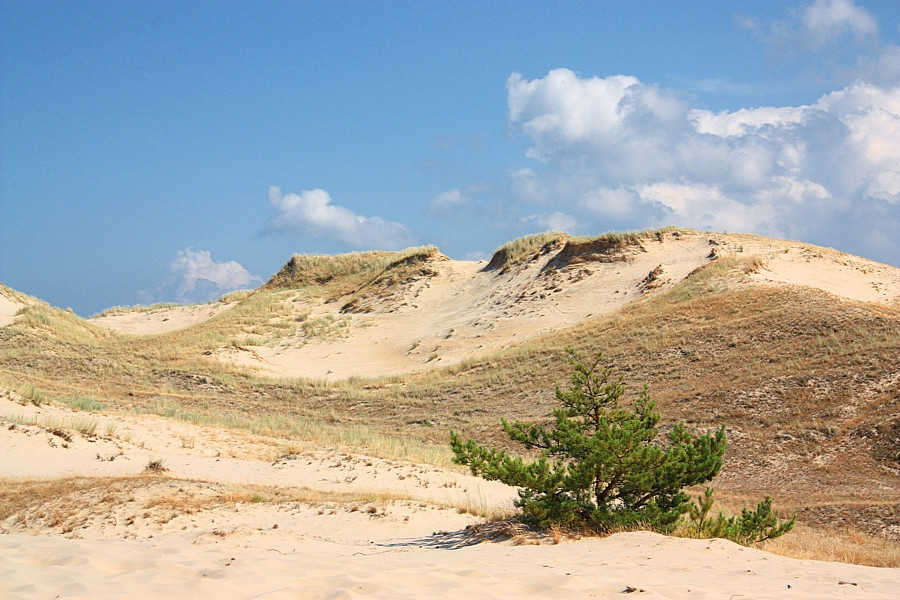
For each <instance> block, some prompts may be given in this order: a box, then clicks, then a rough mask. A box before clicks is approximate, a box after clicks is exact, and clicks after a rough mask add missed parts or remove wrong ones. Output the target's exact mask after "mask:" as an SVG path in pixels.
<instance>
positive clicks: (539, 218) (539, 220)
mask: <svg viewBox="0 0 900 600" xmlns="http://www.w3.org/2000/svg"><path fill="white" fill-rule="evenodd" d="M525 221H527V222H529V223H534V224H536V225H537V226H538V228H540V229H543V230H544V231H562V232H565V233H573V232H574V231H575V228H576V227H577V226H578V219H576V218H575V217H573V216H572V215H569V214H566V213H563V212H559V211H558V210H557V211H553V212H551V213H547V214H540V215H531V216H529V217H527V218H526V219H525Z"/></svg>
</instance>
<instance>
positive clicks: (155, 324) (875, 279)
mask: <svg viewBox="0 0 900 600" xmlns="http://www.w3.org/2000/svg"><path fill="white" fill-rule="evenodd" d="M729 255H732V256H758V257H759V258H760V259H761V260H762V261H763V263H764V265H763V267H762V268H761V269H760V270H759V272H758V273H756V274H755V275H754V276H753V281H754V282H755V283H758V284H761V285H767V284H779V285H782V284H790V285H801V286H809V287H815V288H819V289H822V290H825V291H827V292H829V293H832V294H835V295H836V296H839V297H841V298H845V299H848V300H859V301H867V302H884V303H892V302H897V301H898V298H900V269H898V268H896V267H891V266H888V265H884V264H880V263H875V262H873V261H868V260H865V259H862V258H859V257H854V256H850V255H846V254H842V253H840V252H837V251H834V250H830V249H826V248H820V247H817V246H811V245H808V244H802V243H799V242H789V241H782V240H774V239H769V238H763V237H759V236H750V235H737V234H728V235H726V234H704V233H682V234H681V235H679V236H678V237H675V236H673V235H667V236H665V237H664V238H663V240H662V241H658V240H656V239H648V240H644V241H643V243H642V247H641V248H639V249H631V250H629V251H627V252H626V254H625V257H624V258H625V259H626V260H621V261H615V262H596V261H594V262H578V263H574V264H569V265H566V266H564V267H562V268H556V267H558V265H554V264H553V260H554V256H555V255H554V254H553V253H549V254H547V255H545V256H543V257H542V258H541V259H539V260H533V261H531V262H529V263H527V264H525V265H523V266H521V267H519V268H515V269H513V270H511V271H510V272H507V273H498V272H497V271H486V270H485V268H484V267H485V263H483V262H465V261H453V260H441V261H435V262H433V263H431V264H430V265H429V267H430V268H431V269H432V271H433V272H434V274H433V275H431V276H429V277H427V278H420V279H417V280H414V281H410V282H408V283H407V284H405V285H398V286H396V289H393V290H389V293H387V294H385V295H384V296H383V297H373V298H371V299H367V300H366V304H367V307H368V308H369V309H370V312H365V313H358V314H353V315H352V316H348V315H340V309H341V307H342V306H343V305H344V302H345V299H340V300H338V301H335V302H331V303H325V304H316V303H314V304H311V305H307V306H304V309H305V310H309V311H310V313H311V314H310V319H316V318H321V317H323V316H332V317H336V318H338V317H340V318H345V319H347V318H349V319H350V326H349V328H347V329H346V331H343V332H342V333H341V335H339V336H336V337H330V338H328V339H311V340H303V341H302V342H298V343H292V342H291V341H287V340H286V341H285V342H284V343H281V344H278V345H257V346H245V347H236V346H234V345H229V346H227V347H224V348H223V349H222V350H221V351H220V352H219V354H218V357H219V358H220V359H221V360H226V361H231V362H234V363H237V364H240V365H244V366H251V367H255V368H258V369H259V370H260V371H261V372H263V373H267V374H270V375H274V376H290V377H310V378H317V379H341V378H346V377H350V376H353V375H363V376H369V375H371V376H377V375H388V374H393V373H404V372H413V371H418V370H423V369H428V368H431V367H434V366H440V365H450V364H454V363H456V362H459V361H461V360H464V359H466V358H469V357H471V356H473V355H478V354H484V353H489V352H493V351H497V350H501V349H503V348H506V347H509V346H512V345H516V344H519V343H521V342H522V341H525V340H527V339H530V338H533V337H535V336H538V335H541V334H544V333H547V332H551V331H554V330H558V329H563V328H566V327H569V326H572V325H574V324H576V323H579V322H581V321H583V320H585V319H587V318H590V317H592V316H596V315H602V314H608V313H611V312H613V311H615V310H617V309H619V308H621V307H623V306H625V305H626V304H628V303H630V302H635V301H639V300H640V299H642V298H646V297H648V296H651V295H653V294H658V293H660V292H661V291H664V290H666V289H669V288H671V287H672V286H674V285H676V284H677V283H679V282H680V281H682V280H683V279H684V278H685V277H687V276H688V275H689V274H690V273H691V272H692V271H693V270H695V269H696V268H698V267H701V266H703V265H705V264H707V263H709V262H710V261H711V260H713V258H714V257H725V256H729ZM551 267H553V268H551ZM651 271H654V272H655V274H656V275H655V279H654V280H653V281H652V282H651V283H650V285H648V282H647V278H648V275H649V274H650V273H651ZM217 310H221V307H220V306H219V305H211V306H203V307H179V308H175V309H171V310H168V311H160V312H154V313H132V314H126V315H117V316H110V317H104V318H102V319H97V320H95V322H96V323H98V324H101V325H104V326H107V327H112V328H115V329H118V330H120V331H125V332H128V333H137V334H141V333H153V332H160V331H164V330H170V329H172V328H178V327H186V326H188V325H190V324H193V323H196V322H199V321H201V320H202V319H204V318H208V317H209V316H211V314H213V312H214V311H217Z"/></svg>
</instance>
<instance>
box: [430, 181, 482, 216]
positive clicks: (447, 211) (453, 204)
mask: <svg viewBox="0 0 900 600" xmlns="http://www.w3.org/2000/svg"><path fill="white" fill-rule="evenodd" d="M471 201H472V199H471V197H470V196H469V193H468V192H466V191H463V190H461V189H459V188H454V189H452V190H448V191H446V192H442V193H440V194H438V195H437V196H435V197H434V198H432V199H431V201H430V202H429V203H428V212H429V213H431V214H432V215H436V216H441V217H445V216H450V215H452V214H454V212H455V211H458V210H459V209H461V208H463V207H465V206H467V205H468V204H469V203H470V202H471Z"/></svg>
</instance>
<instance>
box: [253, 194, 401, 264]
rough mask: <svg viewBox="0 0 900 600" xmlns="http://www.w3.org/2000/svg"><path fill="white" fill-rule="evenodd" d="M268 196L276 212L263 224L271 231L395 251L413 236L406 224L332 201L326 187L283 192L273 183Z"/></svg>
mask: <svg viewBox="0 0 900 600" xmlns="http://www.w3.org/2000/svg"><path fill="white" fill-rule="evenodd" d="M268 196H269V204H271V205H272V207H273V208H274V209H275V210H276V212H277V214H276V215H275V216H274V217H273V218H272V219H271V220H270V221H269V223H268V225H267V227H266V229H267V231H270V232H277V233H283V234H288V235H309V236H312V237H316V238H320V239H330V240H335V241H338V242H341V243H343V244H345V245H347V246H349V247H351V248H355V249H379V250H396V249H400V248H403V247H406V246H408V245H409V244H410V243H411V242H412V239H413V236H412V234H411V233H410V231H409V229H408V228H407V227H406V225H404V224H402V223H396V222H394V221H388V220H386V219H382V218H381V217H363V216H360V215H357V214H356V213H354V212H353V211H352V210H350V209H348V208H344V207H343V206H338V205H336V204H332V201H331V196H330V195H329V194H328V192H326V191H325V190H321V189H315V190H304V191H302V192H300V193H299V194H282V192H281V188H278V187H275V186H272V187H270V188H269V194H268Z"/></svg>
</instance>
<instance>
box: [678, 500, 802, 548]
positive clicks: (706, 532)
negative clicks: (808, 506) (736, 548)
mask: <svg viewBox="0 0 900 600" xmlns="http://www.w3.org/2000/svg"><path fill="white" fill-rule="evenodd" d="M713 502H714V500H713V489H712V488H706V492H705V493H704V494H703V496H698V497H697V503H696V504H691V508H690V514H691V521H692V525H691V526H690V527H689V529H688V531H689V533H692V534H694V535H697V536H698V537H704V538H725V539H729V540H731V541H733V542H737V543H738V544H743V545H745V546H746V545H749V544H758V543H760V542H764V541H766V540H770V539H774V538H777V537H781V536H782V535H784V534H785V533H787V532H789V531H790V530H791V529H793V528H794V523H795V522H796V521H797V517H796V515H795V516H794V517H792V518H791V520H790V521H787V522H782V523H779V522H778V517H776V516H775V513H773V512H772V498H771V497H769V496H766V498H765V500H763V501H761V502H760V503H758V504H757V505H756V510H747V509H746V508H744V509H742V510H741V516H740V517H736V516H735V517H730V518H727V517H725V515H724V514H722V513H721V512H720V513H719V515H718V516H717V517H716V518H715V519H711V518H708V515H709V511H710V510H711V509H712V506H713Z"/></svg>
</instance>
